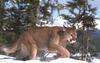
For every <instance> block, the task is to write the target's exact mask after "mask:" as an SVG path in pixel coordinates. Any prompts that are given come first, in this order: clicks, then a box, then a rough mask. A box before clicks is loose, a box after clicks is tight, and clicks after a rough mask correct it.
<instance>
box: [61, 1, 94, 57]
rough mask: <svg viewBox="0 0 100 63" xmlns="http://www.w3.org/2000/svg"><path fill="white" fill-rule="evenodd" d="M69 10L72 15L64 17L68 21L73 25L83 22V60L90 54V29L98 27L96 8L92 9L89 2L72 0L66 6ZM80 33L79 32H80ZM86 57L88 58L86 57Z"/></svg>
mask: <svg viewBox="0 0 100 63" xmlns="http://www.w3.org/2000/svg"><path fill="white" fill-rule="evenodd" d="M66 7H67V9H68V10H69V12H70V15H67V16H65V15H63V16H64V17H65V19H67V20H68V21H69V22H71V23H73V25H74V24H75V23H80V22H82V25H83V26H82V28H81V30H82V31H81V32H82V35H81V36H82V37H81V42H80V46H81V47H80V46H79V48H80V50H79V51H81V53H82V54H83V56H82V59H83V57H84V54H86V55H87V53H88V46H89V44H90V43H89V41H90V40H91V39H90V35H89V31H88V30H90V29H94V27H95V26H96V23H95V15H96V13H95V11H96V8H95V7H92V6H91V5H90V4H89V3H88V0H72V1H69V2H67V4H66ZM78 33H79V32H78ZM85 57H86V56H85Z"/></svg>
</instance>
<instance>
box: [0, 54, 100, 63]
mask: <svg viewBox="0 0 100 63" xmlns="http://www.w3.org/2000/svg"><path fill="white" fill-rule="evenodd" d="M49 59H50V58H49ZM0 63H100V59H96V58H93V60H92V62H86V61H82V60H76V59H72V58H59V59H52V60H50V61H48V60H47V61H41V60H39V59H38V60H27V61H21V60H15V58H14V57H10V56H5V55H0Z"/></svg>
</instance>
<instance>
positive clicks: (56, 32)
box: [1, 27, 76, 59]
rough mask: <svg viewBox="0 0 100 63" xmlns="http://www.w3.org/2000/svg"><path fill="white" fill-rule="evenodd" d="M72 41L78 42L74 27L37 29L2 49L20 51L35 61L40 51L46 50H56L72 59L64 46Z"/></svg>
mask: <svg viewBox="0 0 100 63" xmlns="http://www.w3.org/2000/svg"><path fill="white" fill-rule="evenodd" d="M71 40H76V29H75V28H73V27H69V28H64V27H36V28H31V29H30V30H28V31H26V32H24V33H23V34H21V36H20V37H19V39H18V40H17V41H16V42H15V43H14V44H13V45H12V46H11V47H9V48H7V47H2V48H1V50H2V51H4V52H5V53H14V52H15V51H16V50H18V49H20V53H21V54H23V55H25V56H29V57H30V59H34V58H36V55H37V51H38V50H39V49H43V48H46V49H48V50H51V51H53V50H56V51H57V53H58V54H60V55H61V57H70V52H69V51H68V50H67V49H66V48H64V47H63V46H65V45H66V43H67V42H70V41H71Z"/></svg>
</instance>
